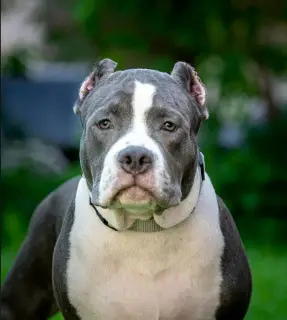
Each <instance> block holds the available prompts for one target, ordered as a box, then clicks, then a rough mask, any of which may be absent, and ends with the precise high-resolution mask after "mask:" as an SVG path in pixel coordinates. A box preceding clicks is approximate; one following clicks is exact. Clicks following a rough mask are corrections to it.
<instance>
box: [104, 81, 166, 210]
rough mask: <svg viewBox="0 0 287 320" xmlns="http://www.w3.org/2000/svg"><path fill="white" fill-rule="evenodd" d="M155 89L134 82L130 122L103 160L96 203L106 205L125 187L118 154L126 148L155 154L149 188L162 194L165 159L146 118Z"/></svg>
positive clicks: (149, 85) (126, 179)
mask: <svg viewBox="0 0 287 320" xmlns="http://www.w3.org/2000/svg"><path fill="white" fill-rule="evenodd" d="M155 92H156V87H155V86H153V85H151V84H144V83H141V82H138V81H135V89H134V95H133V99H132V107H133V120H132V124H131V126H130V127H129V130H128V131H127V133H126V135H124V136H123V137H122V138H120V139H119V140H118V141H117V142H116V143H115V144H114V145H113V146H112V147H111V149H110V150H109V152H108V153H107V155H106V159H105V161H104V167H103V171H102V174H101V179H100V184H99V202H100V204H101V205H107V204H108V203H109V202H110V200H111V198H112V197H113V195H114V191H115V190H117V191H119V190H120V189H121V188H122V187H124V186H125V185H126V184H128V181H129V179H131V177H128V175H127V174H126V173H124V172H123V170H122V169H121V168H120V167H119V165H118V163H117V155H118V153H119V152H120V151H121V150H123V149H125V148H126V147H128V146H141V147H144V148H147V149H148V150H150V151H151V152H152V153H153V155H154V165H153V169H152V170H153V172H152V176H153V179H150V181H151V180H152V181H154V182H153V183H154V184H155V183H156V184H157V185H153V186H148V187H152V189H156V190H158V192H161V191H160V190H161V185H162V183H161V182H162V176H163V173H164V166H165V164H164V159H163V156H162V154H161V152H160V149H159V146H158V145H157V143H156V142H155V141H154V140H153V139H152V138H151V137H150V136H149V135H148V127H147V122H146V115H147V113H148V111H149V110H150V109H151V108H152V105H153V97H154V94H155Z"/></svg>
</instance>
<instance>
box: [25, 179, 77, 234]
mask: <svg viewBox="0 0 287 320" xmlns="http://www.w3.org/2000/svg"><path fill="white" fill-rule="evenodd" d="M79 180H80V177H74V178H71V179H69V180H67V181H66V182H64V183H63V184H61V185H60V186H59V187H57V188H56V189H55V190H54V191H52V192H51V193H50V194H48V195H47V196H46V197H45V198H44V199H43V200H42V201H41V203H40V204H39V205H38V207H37V208H36V210H35V213H34V214H33V216H32V219H31V222H30V226H29V229H34V228H37V231H38V232H39V230H40V229H42V228H46V227H47V226H48V225H50V226H52V225H53V230H55V231H56V234H59V232H60V230H61V227H62V223H63V219H64V217H65V215H66V213H67V212H68V209H69V207H70V204H71V202H72V201H73V199H74V198H75V196H76V192H77V187H78V183H79ZM43 231H44V230H43Z"/></svg>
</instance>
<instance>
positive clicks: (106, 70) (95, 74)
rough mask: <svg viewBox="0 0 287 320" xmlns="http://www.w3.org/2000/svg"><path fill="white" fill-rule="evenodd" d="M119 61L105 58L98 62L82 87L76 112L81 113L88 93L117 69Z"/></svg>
mask: <svg viewBox="0 0 287 320" xmlns="http://www.w3.org/2000/svg"><path fill="white" fill-rule="evenodd" d="M116 67H117V63H116V62H114V61H113V60H111V59H108V58H106V59H103V60H101V61H100V62H99V63H98V64H96V66H95V68H94V69H93V71H92V72H91V73H90V74H89V76H88V77H87V78H86V79H85V80H84V82H83V83H82V85H81V87H80V91H79V97H78V99H77V101H76V103H75V105H74V108H73V109H74V112H75V113H76V114H80V111H81V110H80V107H81V105H82V103H83V101H84V100H85V98H86V97H87V95H88V94H89V93H90V92H91V91H92V90H93V89H94V87H95V86H96V85H97V84H98V83H99V81H100V80H102V79H105V78H107V77H108V76H109V75H110V74H112V73H113V72H114V71H115V68H116Z"/></svg>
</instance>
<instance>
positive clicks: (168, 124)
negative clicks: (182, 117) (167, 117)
mask: <svg viewBox="0 0 287 320" xmlns="http://www.w3.org/2000/svg"><path fill="white" fill-rule="evenodd" d="M162 129H163V130H165V131H169V132H173V131H175V130H177V125H176V124H174V123H173V122H171V121H166V122H165V123H164V124H163V126H162Z"/></svg>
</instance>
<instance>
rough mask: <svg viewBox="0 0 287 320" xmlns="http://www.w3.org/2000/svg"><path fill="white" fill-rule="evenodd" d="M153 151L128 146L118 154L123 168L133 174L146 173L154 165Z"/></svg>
mask: <svg viewBox="0 0 287 320" xmlns="http://www.w3.org/2000/svg"><path fill="white" fill-rule="evenodd" d="M152 159H153V156H152V153H151V151H149V150H148V149H146V148H143V147H136V146H132V147H127V148H125V149H124V150H122V151H120V152H119V154H118V162H119V164H120V166H121V167H122V169H123V170H124V171H126V172H127V173H131V174H133V175H136V174H139V173H144V172H145V171H147V170H148V169H149V168H150V167H151V165H152Z"/></svg>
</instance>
